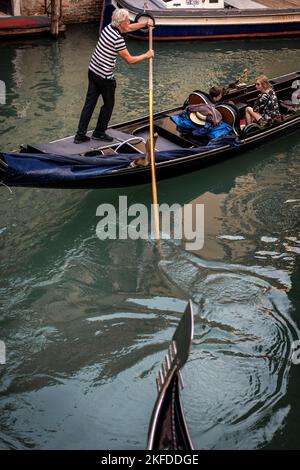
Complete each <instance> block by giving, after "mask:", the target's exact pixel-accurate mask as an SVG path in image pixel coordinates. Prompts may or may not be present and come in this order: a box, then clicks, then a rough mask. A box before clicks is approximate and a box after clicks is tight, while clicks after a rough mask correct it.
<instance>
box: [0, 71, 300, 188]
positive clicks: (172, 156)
mask: <svg viewBox="0 0 300 470" xmlns="http://www.w3.org/2000/svg"><path fill="white" fill-rule="evenodd" d="M270 82H271V84H272V85H273V88H274V90H275V92H276V94H277V97H278V100H279V104H280V111H281V116H280V119H279V120H278V121H277V122H273V123H272V124H271V125H269V126H266V127H260V126H259V125H257V124H249V125H248V126H244V121H245V119H244V118H245V109H246V107H247V105H248V104H249V105H251V104H253V102H254V101H255V99H256V97H257V95H258V92H257V90H256V89H255V86H254V85H250V86H243V87H241V88H238V89H230V90H228V92H227V93H226V95H225V96H224V100H225V101H223V102H221V103H220V104H218V105H216V108H217V109H218V110H219V112H220V113H221V115H222V118H223V121H224V122H225V123H226V124H228V125H229V126H230V129H231V131H230V133H229V134H228V135H226V136H225V137H224V136H221V138H220V139H218V138H216V139H211V140H208V141H207V139H206V138H205V139H203V138H201V137H198V136H195V135H193V133H191V132H182V131H181V130H180V129H178V127H177V126H176V124H175V122H174V119H176V116H178V115H180V114H182V113H183V112H184V110H185V106H186V104H201V103H205V102H208V100H209V98H208V95H207V94H206V93H204V92H201V91H194V92H192V93H190V95H189V96H188V97H187V101H186V102H185V103H184V105H181V106H178V107H176V108H172V109H168V110H166V111H162V112H159V113H156V114H155V115H154V131H155V132H156V134H157V141H156V145H155V160H156V176H157V179H166V178H170V177H172V176H177V175H181V174H183V173H189V172H192V171H195V170H197V169H199V168H201V167H204V166H208V165H211V164H216V163H219V162H220V161H222V160H224V159H227V158H229V157H237V156H238V155H240V154H241V153H242V152H243V151H246V150H248V149H250V148H253V147H255V146H258V145H261V144H263V143H264V142H266V141H269V140H272V139H274V138H276V137H278V136H282V135H287V134H289V133H292V132H294V131H296V130H298V129H299V128H300V107H299V104H300V72H293V73H290V74H287V75H283V76H280V77H277V78H274V79H273V80H270ZM108 133H109V134H110V135H111V136H112V137H113V138H114V140H113V142H112V143H107V142H104V141H95V140H93V139H91V140H90V141H89V142H85V143H82V144H79V145H78V144H74V143H73V139H74V136H72V137H67V138H64V139H60V140H56V141H54V142H51V143H47V144H34V143H32V144H27V145H25V146H23V147H22V148H21V151H20V152H7V153H5V152H2V153H0V175H1V176H0V179H1V181H2V183H4V184H6V185H10V186H33V187H53V188H107V187H126V186H131V185H138V184H144V183H148V182H150V181H151V169H150V166H149V165H147V150H146V149H147V145H146V144H147V141H148V139H149V117H148V116H145V117H142V118H139V119H135V120H133V121H128V122H124V123H121V124H117V125H113V126H111V127H110V128H109V129H108Z"/></svg>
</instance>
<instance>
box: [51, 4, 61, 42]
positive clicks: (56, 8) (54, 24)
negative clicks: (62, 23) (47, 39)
mask: <svg viewBox="0 0 300 470" xmlns="http://www.w3.org/2000/svg"><path fill="white" fill-rule="evenodd" d="M59 19H60V0H51V34H52V36H54V38H55V39H57V38H58V34H59Z"/></svg>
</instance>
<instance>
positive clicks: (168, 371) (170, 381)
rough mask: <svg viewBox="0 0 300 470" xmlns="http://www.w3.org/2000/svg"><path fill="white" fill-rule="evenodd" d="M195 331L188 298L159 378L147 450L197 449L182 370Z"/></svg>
mask: <svg viewBox="0 0 300 470" xmlns="http://www.w3.org/2000/svg"><path fill="white" fill-rule="evenodd" d="M193 332H194V319H193V310H192V304H191V302H190V301H189V303H188V305H187V307H186V309H185V312H184V314H183V316H182V318H181V320H180V322H179V324H178V326H177V328H176V331H175V333H174V335H173V338H172V341H171V343H170V346H169V349H168V355H167V356H166V358H165V361H164V362H163V364H162V366H161V369H160V371H159V374H158V377H157V379H156V382H157V388H158V396H157V399H156V402H155V406H154V409H153V412H152V416H151V421H150V425H149V431H148V450H193V449H194V448H193V444H192V441H191V437H190V434H189V430H188V427H187V423H186V420H185V417H184V412H183V407H182V403H181V399H180V388H181V387H182V378H181V371H180V370H181V369H182V368H183V366H184V364H185V363H186V361H187V359H188V356H189V352H190V347H191V341H192V339H193Z"/></svg>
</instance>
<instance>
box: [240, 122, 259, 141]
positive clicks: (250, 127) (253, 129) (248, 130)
mask: <svg viewBox="0 0 300 470" xmlns="http://www.w3.org/2000/svg"><path fill="white" fill-rule="evenodd" d="M261 130H262V127H260V126H259V125H258V124H257V123H256V122H251V123H250V124H247V126H245V127H244V129H243V131H242V134H243V138H244V139H246V138H247V137H250V136H251V135H253V134H257V133H258V132H260V131H261Z"/></svg>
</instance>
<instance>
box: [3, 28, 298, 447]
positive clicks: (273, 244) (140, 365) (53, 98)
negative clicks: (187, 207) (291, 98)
mask: <svg viewBox="0 0 300 470" xmlns="http://www.w3.org/2000/svg"><path fill="white" fill-rule="evenodd" d="M96 37H97V28H96V26H89V25H85V26H77V27H69V28H68V31H67V34H66V37H65V38H60V39H59V41H58V43H54V42H52V41H51V40H49V39H47V38H46V39H41V38H40V39H28V40H25V41H21V40H16V41H10V42H2V43H1V44H0V57H1V62H0V79H1V80H3V81H4V82H5V83H6V87H7V101H6V105H0V123H1V127H0V141H1V150H11V149H17V148H18V147H19V146H20V144H22V143H30V142H48V141H50V140H53V139H56V138H60V137H64V136H66V135H70V134H74V132H75V131H76V127H77V123H78V117H79V114H80V111H81V107H82V104H83V100H84V97H85V92H86V86H87V65H88V62H89V57H90V54H91V52H92V49H93V47H94V45H95V42H96ZM127 44H128V48H129V49H130V51H131V52H133V53H141V52H143V51H144V50H145V47H146V45H145V44H144V43H136V42H132V41H128V43H127ZM155 51H156V58H155V67H154V87H155V93H154V95H155V109H156V111H159V110H162V109H166V108H168V107H171V106H174V105H177V104H180V103H182V102H183V101H184V100H185V98H186V97H187V95H188V94H189V93H190V92H191V91H192V90H194V89H199V88H200V89H208V88H209V86H211V85H218V84H220V85H226V84H227V83H228V82H230V81H232V80H233V78H235V77H236V76H237V75H239V74H240V73H241V72H242V70H243V69H244V68H245V67H246V66H247V67H248V68H249V70H250V75H251V79H254V77H255V76H256V75H257V74H260V73H262V72H263V73H265V74H266V75H268V76H270V77H274V76H277V75H280V74H283V73H288V72H292V71H294V70H296V69H297V67H298V64H299V58H300V41H298V40H282V39H281V40H274V41H249V42H232V43H229V42H228V43H225V42H221V43H218V42H212V43H207V44H200V43H190V44H180V43H175V44H156V45H155ZM117 82H118V86H117V101H116V106H115V110H114V114H113V119H112V123H116V122H121V121H124V120H127V119H129V118H135V117H138V116H140V115H141V114H143V115H144V114H145V113H146V111H147V106H148V91H147V90H148V72H147V64H146V63H141V64H139V65H135V66H131V67H130V66H128V65H127V64H125V63H122V62H119V65H118V69H117ZM95 117H96V116H95ZM94 124H95V118H94V119H93V121H92V123H91V127H93V125H94ZM299 176H300V139H299V136H298V135H297V134H293V135H292V136H286V137H282V138H281V139H279V140H276V141H274V142H271V143H268V144H266V145H264V146H262V147H260V148H259V149H256V150H253V151H251V152H247V153H245V154H243V155H242V156H240V157H239V158H237V159H235V160H228V161H227V162H224V163H220V164H218V165H215V166H213V167H210V168H208V169H205V170H201V171H198V172H196V173H194V174H190V175H185V176H182V177H178V178H174V179H170V180H166V181H164V182H160V183H159V184H158V197H159V202H160V203H163V202H166V203H168V204H171V203H172V204H173V203H175V202H178V203H180V204H181V205H183V204H185V203H190V202H193V203H194V204H195V203H202V204H204V207H205V226H204V235H205V244H204V248H203V249H202V250H198V251H197V252H191V251H187V250H185V249H184V244H183V243H179V242H177V241H172V240H169V241H164V242H163V243H162V249H161V253H160V255H159V256H158V254H157V252H156V251H155V249H154V246H153V243H152V241H151V240H137V241H133V240H110V241H109V240H107V241H100V240H99V239H98V238H97V236H96V226H97V222H98V220H99V219H98V218H97V217H96V210H97V207H98V206H99V204H101V203H104V202H107V203H113V204H115V205H117V204H118V196H119V195H120V194H122V195H126V196H127V197H128V201H129V203H136V202H140V203H144V204H147V205H148V204H149V201H151V188H150V187H149V186H139V187H136V188H128V189H124V190H121V191H119V190H113V189H111V190H91V191H84V190H66V191H64V190H41V189H23V188H18V189H15V188H14V189H13V190H12V191H13V192H12V194H11V193H10V192H9V190H8V189H7V188H5V187H2V188H1V187H0V201H1V204H0V216H1V218H0V247H1V280H0V292H1V307H0V308H1V310H0V328H1V329H0V340H2V341H5V344H6V348H7V358H6V359H7V360H6V364H5V365H0V378H1V381H0V409H1V413H0V448H3V449H8V448H10V449H24V448H26V449H27V448H29V449H30V448H42V449H54V448H59V449H91V448H92V449H144V448H145V445H146V436H147V429H148V423H149V419H150V415H151V411H152V407H153V404H154V401H155V398H156V387H155V376H156V373H157V371H158V369H159V365H160V363H161V361H162V359H163V357H164V355H165V352H166V350H167V347H168V343H169V341H170V339H171V337H172V335H173V332H174V330H175V328H176V325H177V324H178V321H179V318H180V316H181V313H182V312H183V310H184V308H185V305H186V302H187V300H188V299H189V298H190V299H192V301H193V306H194V311H195V338H194V341H193V346H192V351H191V355H190V358H189V362H188V363H187V365H186V367H185V369H184V381H185V389H184V391H183V394H182V398H183V403H184V408H185V412H186V418H187V422H188V424H189V428H190V432H191V436H192V439H193V442H194V445H195V448H196V449H257V448H271V449H290V448H294V449H299V439H298V431H299V415H300V401H299V394H298V391H299V386H300V374H299V371H300V365H293V364H292V363H291V351H292V343H293V341H295V340H297V339H298V338H299V325H300V296H299V292H300V290H299V282H300V270H299V253H300V224H299V220H300V178H299Z"/></svg>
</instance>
